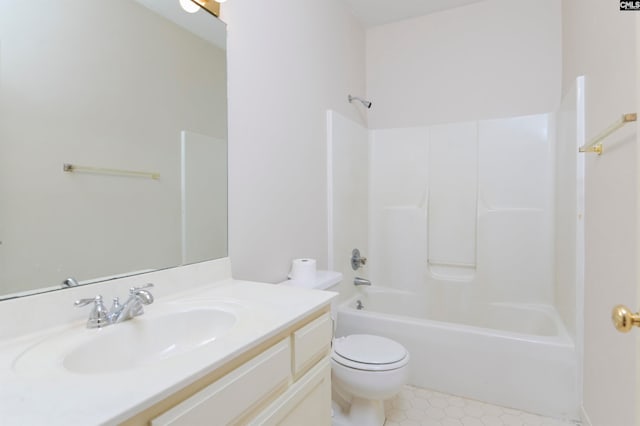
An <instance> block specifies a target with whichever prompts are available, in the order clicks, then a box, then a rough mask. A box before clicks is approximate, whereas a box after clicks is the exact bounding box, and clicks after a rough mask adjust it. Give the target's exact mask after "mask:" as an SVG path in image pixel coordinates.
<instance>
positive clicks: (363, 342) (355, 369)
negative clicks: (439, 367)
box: [281, 271, 409, 426]
mask: <svg viewBox="0 0 640 426" xmlns="http://www.w3.org/2000/svg"><path fill="white" fill-rule="evenodd" d="M341 281H342V274H341V273H339V272H332V271H317V273H316V275H315V280H311V281H305V282H301V281H300V280H287V281H284V282H282V283H281V284H283V285H288V286H294V287H305V288H312V289H316V290H331V289H333V288H334V287H336V286H337V285H338V284H340V282H341ZM332 317H333V318H334V321H335V319H336V318H335V309H334V306H332ZM408 364H409V352H408V351H407V350H406V349H405V347H404V346H402V345H401V344H400V343H398V342H396V341H394V340H391V339H387V338H385V337H381V336H374V335H370V334H353V335H349V336H344V337H337V338H335V339H334V340H333V345H332V351H331V387H332V397H333V398H334V400H336V403H335V404H334V415H333V424H334V426H382V425H383V424H384V422H385V413H384V400H385V399H389V398H392V397H393V396H394V395H395V394H397V393H398V392H400V390H401V389H402V387H403V386H404V385H405V384H406V383H407V380H408V374H409V367H408Z"/></svg>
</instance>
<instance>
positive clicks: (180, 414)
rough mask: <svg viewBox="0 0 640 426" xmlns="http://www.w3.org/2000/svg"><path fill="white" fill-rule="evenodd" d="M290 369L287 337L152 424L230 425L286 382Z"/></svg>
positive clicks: (175, 425)
mask: <svg viewBox="0 0 640 426" xmlns="http://www.w3.org/2000/svg"><path fill="white" fill-rule="evenodd" d="M290 369H291V348H290V345H289V339H288V338H287V339H284V340H282V341H281V342H280V343H278V344H276V345H275V346H273V347H271V348H270V349H268V350H266V351H265V352H263V353H262V354H260V355H258V356H257V357H255V358H254V359H252V360H251V361H248V362H247V363H245V364H243V365H242V366H240V367H238V368H237V369H235V370H233V371H232V372H231V373H229V374H227V375H226V376H224V377H222V378H221V379H220V380H218V381H216V382H215V383H212V384H211V385H209V386H207V387H206V388H204V389H203V390H201V391H200V392H198V393H197V394H195V395H193V396H192V397H190V398H188V399H186V400H185V401H183V402H181V403H180V404H178V405H176V406H175V407H173V408H172V409H170V410H169V411H167V412H165V413H164V414H162V415H160V416H158V417H156V418H155V419H153V420H152V421H151V425H152V426H165V425H172V426H177V425H188V426H197V425H212V424H216V425H226V424H229V423H232V422H233V421H234V420H235V419H237V418H238V417H239V416H241V415H243V414H244V413H245V412H246V411H247V410H248V409H250V408H251V407H252V406H254V405H256V404H258V403H260V402H261V401H262V400H263V399H264V398H265V397H267V396H269V394H270V393H271V392H273V391H274V390H276V389H277V388H278V387H280V386H282V385H284V384H286V383H288V382H289V380H290V377H291V371H290Z"/></svg>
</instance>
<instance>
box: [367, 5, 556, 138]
mask: <svg viewBox="0 0 640 426" xmlns="http://www.w3.org/2000/svg"><path fill="white" fill-rule="evenodd" d="M560 38H561V26H560V3H559V2H558V1H556V0H537V1H534V2H528V3H523V2H520V1H513V0H487V1H483V2H480V3H476V4H472V5H469V6H464V7H459V8H456V9H451V10H448V11H444V12H439V13H434V14H431V15H426V16H423V17H418V18H414V19H410V20H405V21H400V22H397V23H391V24H388V25H384V26H380V27H374V28H372V29H370V30H369V31H367V96H368V98H369V99H370V100H371V101H372V102H373V108H372V109H371V110H370V113H369V127H370V128H375V129H379V128H389V127H412V126H420V125H428V124H435V123H449V122H462V121H470V120H479V119H486V118H502V117H509V116H518V115H526V114H534V113H546V112H550V111H555V109H556V107H557V106H558V103H559V101H560V96H559V93H560V75H561V71H562V70H561V44H560V42H559V41H560Z"/></svg>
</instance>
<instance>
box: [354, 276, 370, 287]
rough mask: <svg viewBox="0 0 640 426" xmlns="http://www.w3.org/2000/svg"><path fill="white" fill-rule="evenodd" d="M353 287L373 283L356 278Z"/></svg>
mask: <svg viewBox="0 0 640 426" xmlns="http://www.w3.org/2000/svg"><path fill="white" fill-rule="evenodd" d="M353 285H355V286H360V285H371V281H369V280H368V279H366V278H361V277H355V278H354V280H353Z"/></svg>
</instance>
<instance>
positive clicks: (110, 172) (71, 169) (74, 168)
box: [62, 163, 160, 180]
mask: <svg viewBox="0 0 640 426" xmlns="http://www.w3.org/2000/svg"><path fill="white" fill-rule="evenodd" d="M62 170H63V171H65V172H70V173H73V172H84V173H97V174H107V175H118V176H129V177H141V178H149V179H154V180H158V179H160V173H155V172H140V171H136V170H121V169H107V168H102V167H89V166H78V165H76V164H70V163H64V164H63V165H62Z"/></svg>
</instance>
